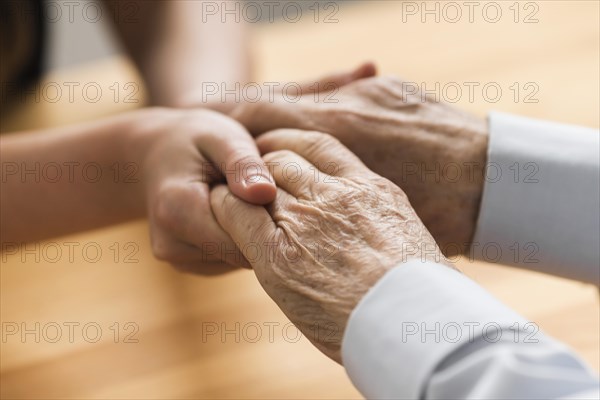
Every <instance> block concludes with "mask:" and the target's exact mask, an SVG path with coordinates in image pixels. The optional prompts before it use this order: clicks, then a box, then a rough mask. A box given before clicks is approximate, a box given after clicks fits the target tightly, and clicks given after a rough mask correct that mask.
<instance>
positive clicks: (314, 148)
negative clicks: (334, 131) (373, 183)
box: [256, 129, 368, 184]
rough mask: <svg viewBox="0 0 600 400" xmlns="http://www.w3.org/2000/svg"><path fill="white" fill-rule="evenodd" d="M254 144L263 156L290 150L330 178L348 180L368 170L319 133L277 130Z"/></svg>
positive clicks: (359, 161)
mask: <svg viewBox="0 0 600 400" xmlns="http://www.w3.org/2000/svg"><path fill="white" fill-rule="evenodd" d="M256 143H257V144H258V147H259V149H260V150H261V152H262V153H263V154H265V153H270V152H273V151H278V150H285V149H287V150H290V151H293V152H294V153H296V154H298V155H300V156H302V158H304V159H305V160H307V161H308V162H309V163H311V164H313V165H314V166H315V167H316V168H318V169H319V170H320V171H322V172H324V173H326V174H328V175H331V176H346V177H348V176H353V175H356V174H359V173H364V172H366V171H368V169H367V167H366V166H365V165H364V164H363V163H362V161H361V160H360V159H359V158H358V157H357V156H356V155H354V153H352V152H351V151H350V150H348V148H346V147H345V146H344V145H343V144H341V143H340V142H339V141H338V140H337V139H336V138H334V137H333V136H331V135H328V134H325V133H321V132H315V131H302V130H297V129H278V130H275V131H271V132H268V133H265V134H264V135H262V136H260V137H259V138H258V139H257V140H256ZM275 181H276V182H277V179H275ZM277 183H278V182H277ZM278 184H279V183H278Z"/></svg>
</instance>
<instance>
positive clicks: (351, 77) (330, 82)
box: [300, 62, 377, 93]
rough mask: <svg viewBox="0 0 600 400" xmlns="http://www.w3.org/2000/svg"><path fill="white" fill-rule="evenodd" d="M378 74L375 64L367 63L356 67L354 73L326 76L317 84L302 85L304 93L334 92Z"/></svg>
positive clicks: (347, 72)
mask: <svg viewBox="0 0 600 400" xmlns="http://www.w3.org/2000/svg"><path fill="white" fill-rule="evenodd" d="M376 74H377V69H376V67H375V64H373V63H372V62H365V63H362V64H361V65H359V66H358V67H356V68H355V69H354V70H352V71H344V72H338V73H334V74H330V75H326V76H324V77H322V78H320V79H317V80H316V81H315V82H307V83H305V84H302V85H300V87H301V88H302V93H316V92H323V91H328V90H333V89H336V88H339V87H342V86H344V85H347V84H349V83H352V82H354V81H356V80H359V79H363V78H370V77H373V76H375V75H376Z"/></svg>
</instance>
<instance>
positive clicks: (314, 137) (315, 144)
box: [304, 131, 341, 156]
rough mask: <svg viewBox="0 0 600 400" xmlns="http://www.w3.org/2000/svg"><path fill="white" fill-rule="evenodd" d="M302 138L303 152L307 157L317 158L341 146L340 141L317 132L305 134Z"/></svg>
mask: <svg viewBox="0 0 600 400" xmlns="http://www.w3.org/2000/svg"><path fill="white" fill-rule="evenodd" d="M304 138H305V141H304V151H305V152H306V154H307V155H309V156H311V155H313V156H319V155H320V154H322V153H323V152H325V151H328V150H330V149H332V148H333V149H334V148H336V147H338V146H340V145H341V143H340V141H339V140H337V139H336V138H334V137H333V136H331V135H328V134H326V133H322V132H317V131H310V132H306V133H305V134H304Z"/></svg>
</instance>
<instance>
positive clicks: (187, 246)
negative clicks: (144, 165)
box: [151, 179, 248, 267]
mask: <svg viewBox="0 0 600 400" xmlns="http://www.w3.org/2000/svg"><path fill="white" fill-rule="evenodd" d="M152 207H153V212H152V216H153V218H152V220H151V224H152V228H153V229H151V232H152V233H153V237H152V239H153V248H154V249H157V251H158V252H159V253H162V257H161V259H163V260H166V261H169V262H171V263H174V264H175V263H184V262H186V263H209V262H215V261H219V260H224V261H225V262H226V263H228V264H230V265H232V266H236V267H248V263H247V262H246V260H245V259H244V257H243V256H242V255H241V253H240V252H239V250H238V248H237V246H236V245H235V243H234V242H233V241H232V240H231V238H230V237H229V235H228V234H227V233H226V232H225V231H224V230H223V229H222V228H221V226H220V225H219V224H218V223H217V221H216V219H215V216H214V214H213V213H212V210H211V207H210V194H209V191H208V186H206V185H205V184H200V183H195V182H192V183H190V182H187V181H185V180H179V179H177V180H176V179H172V180H170V181H169V182H168V184H164V185H163V187H162V188H161V189H160V192H159V193H158V196H157V200H156V201H155V202H154V203H153V204H152Z"/></svg>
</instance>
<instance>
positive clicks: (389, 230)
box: [211, 130, 445, 362]
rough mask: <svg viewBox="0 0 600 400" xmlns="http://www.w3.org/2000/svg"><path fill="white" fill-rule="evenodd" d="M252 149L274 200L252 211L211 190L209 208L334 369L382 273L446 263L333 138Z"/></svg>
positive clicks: (306, 135)
mask: <svg viewBox="0 0 600 400" xmlns="http://www.w3.org/2000/svg"><path fill="white" fill-rule="evenodd" d="M257 142H258V144H259V148H260V149H261V150H262V151H263V152H267V153H268V154H266V155H265V156H264V160H265V161H266V162H267V165H268V166H269V168H270V169H271V171H272V174H273V177H274V178H275V182H276V183H277V186H278V190H277V199H276V201H275V202H274V203H273V204H271V205H269V206H268V207H267V208H265V207H262V206H256V205H251V204H248V203H246V202H244V201H242V200H240V199H239V198H238V197H236V196H235V195H234V194H232V193H231V191H230V190H229V189H228V188H227V187H226V186H218V187H216V188H215V189H214V190H213V191H212V192H211V204H212V208H213V211H214V213H215V215H216V217H217V220H218V221H219V224H221V226H222V227H223V229H225V231H227V233H229V235H231V237H232V239H233V240H234V241H235V242H236V243H237V245H238V246H239V248H240V249H241V251H242V253H243V254H244V256H245V257H246V258H247V259H248V261H249V262H250V264H251V265H252V267H253V268H254V271H255V273H256V276H257V277H258V280H259V281H260V283H261V285H262V286H263V288H264V289H265V290H266V292H267V293H268V294H269V295H270V296H271V297H272V298H273V300H275V302H276V303H277V304H278V305H279V307H281V309H282V310H283V311H284V313H285V314H286V315H287V316H288V317H289V318H290V320H291V321H292V322H293V323H294V324H296V326H297V327H298V328H299V329H300V330H301V331H302V333H303V334H304V335H305V336H307V337H308V339H309V340H311V341H312V342H313V343H314V344H315V346H317V347H318V348H319V349H320V350H321V351H322V352H323V353H325V354H326V355H328V356H329V357H331V358H332V359H334V360H336V361H338V362H340V345H341V340H342V337H343V334H344V329H345V327H346V323H347V321H348V317H349V315H350V312H351V311H352V310H353V309H354V308H355V306H356V305H357V303H358V302H359V301H360V299H361V298H362V297H363V296H364V294H365V293H366V292H367V291H368V290H369V288H370V287H371V286H373V285H374V284H375V283H376V282H377V280H379V278H381V277H382V275H384V274H385V272H386V271H387V270H389V269H390V268H392V267H394V266H396V265H398V264H399V263H401V262H403V261H406V260H407V259H410V258H415V257H417V258H423V259H430V260H433V261H437V262H440V261H441V262H445V260H444V259H443V256H442V255H441V253H440V251H439V248H438V247H437V245H436V243H435V241H434V240H433V238H432V237H431V235H430V234H429V232H428V231H427V229H426V228H425V227H424V226H423V224H422V223H421V221H420V220H419V217H417V215H416V213H415V211H414V210H413V208H412V207H411V205H410V203H409V202H408V199H407V197H406V196H405V194H404V193H403V192H402V190H400V188H398V187H397V186H395V185H394V184H393V183H391V182H390V181H388V180H387V179H384V178H382V177H380V176H378V175H377V174H375V173H373V172H371V171H370V170H369V169H367V168H366V167H365V165H364V164H363V163H362V162H361V161H360V160H359V159H358V158H357V157H356V156H355V155H354V154H352V152H350V151H349V150H348V149H346V148H345V147H344V146H343V145H341V144H340V143H339V142H338V141H337V140H335V139H334V138H332V137H331V136H328V135H325V134H322V133H317V132H302V131H296V130H279V131H274V132H270V133H268V134H266V135H264V136H261V137H260V138H259V139H258V141H257Z"/></svg>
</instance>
